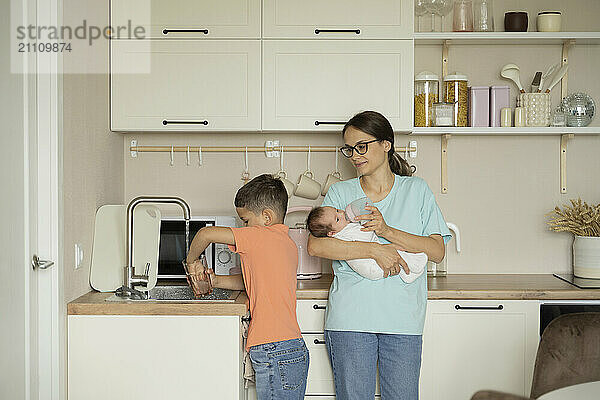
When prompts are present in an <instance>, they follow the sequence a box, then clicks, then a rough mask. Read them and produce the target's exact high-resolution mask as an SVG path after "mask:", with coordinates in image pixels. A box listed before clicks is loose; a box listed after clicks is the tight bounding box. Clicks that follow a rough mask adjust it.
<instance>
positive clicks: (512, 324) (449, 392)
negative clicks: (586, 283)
mask: <svg viewBox="0 0 600 400" xmlns="http://www.w3.org/2000/svg"><path fill="white" fill-rule="evenodd" d="M538 342H539V302H538V301H533V300H532V301H526V300H510V301H508V300H470V301H469V300H467V301H461V300H430V301H428V303H427V317H426V322H425V330H424V333H423V359H422V360H423V362H422V368H421V382H420V383H421V387H420V399H421V400H441V399H443V400H466V399H470V398H471V396H472V395H473V393H475V392H476V391H478V390H484V389H492V390H500V391H504V392H509V393H513V394H518V395H522V396H528V395H529V391H530V388H531V380H532V376H533V365H534V362H535V355H536V352H537V345H538Z"/></svg>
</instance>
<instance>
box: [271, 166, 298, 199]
mask: <svg viewBox="0 0 600 400" xmlns="http://www.w3.org/2000/svg"><path fill="white" fill-rule="evenodd" d="M275 176H277V177H278V178H279V179H280V180H281V182H283V186H285V190H286V191H287V193H288V197H292V195H293V194H294V187H295V186H296V185H294V183H293V182H292V181H290V180H289V179H287V173H286V172H285V171H283V170H282V171H279V172H278V173H277V174H276V175H275Z"/></svg>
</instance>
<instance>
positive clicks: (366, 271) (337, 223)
mask: <svg viewBox="0 0 600 400" xmlns="http://www.w3.org/2000/svg"><path fill="white" fill-rule="evenodd" d="M306 225H307V227H308V229H309V231H310V233H311V234H312V235H313V236H316V237H327V236H329V237H334V238H336V239H340V240H346V241H361V242H377V243H379V238H378V236H377V235H376V234H375V232H373V231H370V232H368V231H362V230H361V228H362V225H361V224H359V223H356V222H350V221H349V220H348V218H347V217H346V213H345V212H344V210H336V209H335V208H333V207H317V208H315V209H313V210H312V211H311V212H310V214H309V215H308V219H307V220H306ZM398 254H400V256H401V257H402V258H403V259H404V261H406V263H407V264H408V268H409V270H410V273H409V274H407V273H406V272H405V271H404V269H400V274H399V275H400V277H401V278H402V280H404V282H406V283H411V282H413V281H414V280H415V279H417V278H418V277H419V276H420V275H421V274H422V273H423V270H424V269H425V266H426V265H427V255H426V254H425V253H408V252H406V251H401V250H398ZM347 263H348V265H349V266H350V268H352V269H353V270H354V271H355V272H356V273H358V274H359V275H361V276H362V277H364V278H367V279H371V280H376V279H381V278H383V270H382V269H381V268H380V267H379V265H378V264H377V262H376V261H375V260H373V259H372V258H361V259H356V260H347Z"/></svg>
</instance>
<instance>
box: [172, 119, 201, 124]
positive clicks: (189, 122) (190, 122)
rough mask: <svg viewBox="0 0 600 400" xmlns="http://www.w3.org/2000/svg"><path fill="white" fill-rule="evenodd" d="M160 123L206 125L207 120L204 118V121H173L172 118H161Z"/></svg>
mask: <svg viewBox="0 0 600 400" xmlns="http://www.w3.org/2000/svg"><path fill="white" fill-rule="evenodd" d="M162 124H163V125H169V124H177V125H208V121H207V120H204V121H174V120H166V119H163V122H162Z"/></svg>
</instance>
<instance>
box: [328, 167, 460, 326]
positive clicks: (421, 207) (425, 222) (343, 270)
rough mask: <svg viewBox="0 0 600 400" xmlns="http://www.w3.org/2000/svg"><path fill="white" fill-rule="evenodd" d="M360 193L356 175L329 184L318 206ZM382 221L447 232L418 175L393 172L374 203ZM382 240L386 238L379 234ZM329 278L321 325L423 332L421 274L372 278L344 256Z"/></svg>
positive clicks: (423, 232)
mask: <svg viewBox="0 0 600 400" xmlns="http://www.w3.org/2000/svg"><path fill="white" fill-rule="evenodd" d="M361 197H366V195H365V192H364V191H363V190H362V187H361V186H360V182H359V181H358V178H354V179H349V180H346V181H342V182H338V183H336V184H334V185H332V186H331V187H330V188H329V190H328V191H327V195H326V196H325V199H324V200H323V204H322V205H323V206H330V207H335V208H338V209H344V208H346V206H347V205H348V203H350V202H351V201H353V200H356V199H359V198H361ZM374 204H375V206H376V207H377V208H378V209H379V211H381V214H382V215H383V218H384V220H385V222H386V224H387V225H388V226H390V227H392V228H395V229H399V230H401V231H404V232H408V233H412V234H414V235H420V236H429V235H432V234H439V235H442V237H443V238H444V243H446V242H448V240H450V238H451V237H452V236H451V234H450V230H449V229H448V227H447V226H446V222H445V221H444V217H443V216H442V212H441V211H440V208H439V207H438V205H437V203H436V201H435V196H434V195H433V193H432V192H431V189H429V186H428V185H427V183H426V182H425V181H424V180H423V179H421V178H418V177H414V176H400V175H396V176H395V179H394V186H393V187H392V190H391V191H390V193H389V194H388V195H387V196H386V197H385V198H384V199H383V200H381V201H379V202H377V203H374ZM380 240H381V242H382V243H389V241H387V240H385V239H384V238H380ZM332 267H333V273H334V278H333V282H332V284H331V288H330V289H329V303H328V305H327V315H326V319H325V329H330V330H338V331H359V332H377V333H392V334H404V335H421V334H423V325H424V323H425V310H426V306H427V274H426V273H424V274H423V275H421V276H420V277H418V278H417V279H416V280H415V281H414V282H413V283H410V284H407V283H405V282H404V281H403V280H402V278H400V276H399V275H396V276H390V277H388V278H383V279H380V280H376V281H372V280H369V279H366V278H363V277H362V276H360V275H359V274H357V273H356V272H354V271H353V270H352V268H350V266H348V264H347V263H346V262H345V261H337V260H334V261H333V265H332Z"/></svg>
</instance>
